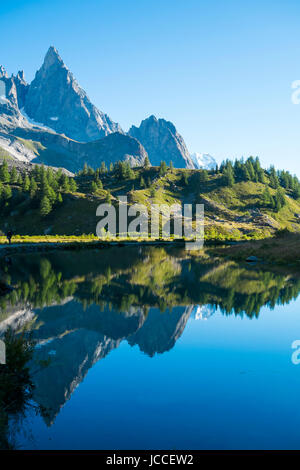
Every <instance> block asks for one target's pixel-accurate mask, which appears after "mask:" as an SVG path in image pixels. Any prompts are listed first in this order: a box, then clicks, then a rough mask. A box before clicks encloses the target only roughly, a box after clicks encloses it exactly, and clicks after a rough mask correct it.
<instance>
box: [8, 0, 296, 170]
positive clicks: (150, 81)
mask: <svg viewBox="0 0 300 470" xmlns="http://www.w3.org/2000/svg"><path fill="white" fill-rule="evenodd" d="M299 13H300V2H299V1H298V0H286V1H283V0H282V1H277V0H272V1H266V0H261V1H256V0H252V1H247V0H246V1H241V0H239V1H231V0H227V1H226V2H225V1H214V0H212V1H201V0H185V1H183V0H115V1H112V0H97V1H96V0H86V1H85V2H83V1H79V0H72V1H71V0H63V1H57V0H51V1H48V0H47V1H46V0H39V1H38V0H27V1H22V0H15V1H14V2H11V1H7V2H5V1H3V0H2V1H1V3H0V30H1V38H2V47H1V54H0V63H2V64H3V65H4V66H5V67H6V69H7V70H8V72H9V73H13V72H16V71H17V70H19V69H24V71H25V75H26V78H27V80H28V81H30V80H32V78H33V77H34V73H35V71H36V70H37V68H38V67H39V66H40V65H41V63H42V60H43V57H44V55H45V53H46V51H47V49H48V47H49V45H54V46H55V47H56V48H57V49H58V50H59V53H60V55H61V56H62V58H63V59H64V61H65V63H66V65H67V66H68V67H69V68H70V69H71V70H72V72H73V73H74V75H75V77H76V78H77V80H78V82H79V83H80V85H81V86H82V87H83V88H84V89H85V90H86V91H87V93H88V95H89V96H90V98H91V100H92V101H93V102H94V104H95V105H96V106H98V107H99V109H101V110H102V111H104V112H106V113H108V114H109V115H110V116H111V118H112V119H114V120H115V121H118V122H119V123H120V124H121V126H122V127H123V128H124V129H125V130H127V129H128V128H129V127H130V125H131V124H135V125H138V124H139V123H140V121H141V120H142V119H144V118H145V117H147V116H149V115H151V114H155V115H156V116H157V117H163V118H165V119H168V120H170V121H172V122H173V123H174V124H175V125H176V127H177V129H178V131H179V132H180V133H181V134H182V136H183V137H184V139H185V141H186V143H187V146H188V148H189V150H190V151H191V152H194V151H198V152H208V153H210V154H212V155H214V156H215V157H216V158H217V160H219V161H221V160H222V159H223V158H235V157H240V156H245V157H247V156H249V155H255V156H256V155H259V156H260V158H261V160H262V162H263V164H264V165H265V166H269V165H270V164H275V165H276V166H277V167H278V168H285V169H289V170H290V171H291V172H292V173H297V175H298V176H300V139H299V135H300V104H299V105H295V104H293V103H292V100H291V95H292V88H291V84H292V82H293V81H295V80H300V28H299V17H300V16H299Z"/></svg>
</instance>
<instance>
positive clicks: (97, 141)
mask: <svg viewBox="0 0 300 470" xmlns="http://www.w3.org/2000/svg"><path fill="white" fill-rule="evenodd" d="M147 155H148V157H149V160H150V163H151V164H152V165H153V166H157V165H159V164H160V162H161V161H162V160H164V161H165V162H166V163H167V164H169V163H170V161H172V162H173V165H174V167H175V168H203V167H207V168H210V167H211V165H212V161H211V160H209V159H202V163H199V161H200V160H199V158H194V157H191V156H190V154H189V152H188V149H187V147H186V144H185V142H184V140H183V138H182V136H181V135H180V134H179V133H178V131H177V130H176V128H175V126H174V124H172V123H171V122H169V121H166V120H165V119H157V118H156V117H155V116H150V117H149V118H147V119H145V120H143V121H142V123H141V125H140V126H139V127H136V126H132V127H131V128H130V130H129V132H128V133H125V132H123V130H122V129H121V127H120V125H119V124H117V123H116V122H114V121H112V119H111V118H110V117H109V116H108V115H107V114H105V113H103V112H102V111H100V110H98V109H97V108H96V106H94V105H93V104H92V102H91V101H90V99H89V98H88V96H87V94H86V92H85V91H84V90H83V89H82V88H81V87H80V86H79V85H78V83H77V81H76V80H75V78H74V76H73V74H72V73H71V72H70V70H69V69H68V68H67V66H66V65H65V64H64V62H63V60H62V58H61V57H60V55H59V54H58V51H57V50H56V49H55V48H54V47H53V46H51V47H50V48H49V50H48V52H47V54H46V56H45V59H44V62H43V64H42V66H41V68H40V69H39V70H38V71H37V73H36V75H35V78H34V80H33V81H32V82H31V83H30V84H29V83H27V82H26V80H25V75H24V72H23V71H22V70H21V71H19V72H18V73H17V74H16V75H11V76H10V77H9V76H8V74H7V72H6V70H5V68H4V67H3V66H2V65H1V66H0V157H1V158H3V156H7V157H8V158H10V159H13V160H18V161H21V162H25V163H26V162H33V163H44V164H46V165H51V166H56V167H63V168H66V169H67V170H69V171H72V172H75V171H77V170H79V169H81V168H82V167H83V165H84V163H87V164H88V165H90V166H92V167H94V168H96V167H99V166H100V165H101V163H102V162H104V163H106V165H107V166H109V164H110V163H111V162H113V163H114V162H116V161H117V160H127V161H129V162H130V164H131V165H132V166H136V165H142V164H143V162H144V160H145V158H146V157H147ZM195 155H201V154H195ZM205 165H207V166H205Z"/></svg>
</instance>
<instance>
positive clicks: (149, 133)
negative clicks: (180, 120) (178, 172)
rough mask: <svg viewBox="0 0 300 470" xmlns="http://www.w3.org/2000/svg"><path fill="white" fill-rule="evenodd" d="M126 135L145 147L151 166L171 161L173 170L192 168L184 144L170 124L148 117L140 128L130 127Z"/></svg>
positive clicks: (192, 165)
mask: <svg viewBox="0 0 300 470" xmlns="http://www.w3.org/2000/svg"><path fill="white" fill-rule="evenodd" d="M128 133H129V135H131V136H132V137H135V138H136V139H138V140H139V141H140V142H141V144H142V145H143V146H144V147H145V149H146V151H147V153H148V155H149V159H150V161H151V164H152V165H154V166H158V165H159V164H160V162H161V161H162V160H164V161H165V162H166V163H169V162H170V161H171V160H172V162H173V165H174V167H175V168H194V164H193V162H192V160H191V158H190V155H189V152H188V149H187V147H186V145H185V142H184V140H183V138H182V137H181V135H180V134H178V132H177V130H176V128H175V126H174V124H172V123H171V122H169V121H165V119H156V117H155V116H150V117H149V118H147V119H145V120H144V121H142V122H141V125H140V127H136V126H132V127H131V128H130V129H129V131H128Z"/></svg>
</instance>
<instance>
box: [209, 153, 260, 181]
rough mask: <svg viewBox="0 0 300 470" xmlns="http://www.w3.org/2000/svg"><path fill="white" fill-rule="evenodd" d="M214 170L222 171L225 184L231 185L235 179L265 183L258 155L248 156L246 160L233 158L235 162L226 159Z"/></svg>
mask: <svg viewBox="0 0 300 470" xmlns="http://www.w3.org/2000/svg"><path fill="white" fill-rule="evenodd" d="M216 172H217V173H218V172H220V173H222V175H223V180H224V183H225V185H226V186H233V185H234V183H235V182H236V181H254V182H256V183H258V182H260V183H266V177H265V171H264V170H263V168H262V167H261V164H260V161H259V158H258V157H256V158H253V157H249V158H248V159H247V160H246V161H244V160H243V159H240V160H235V162H231V161H230V160H226V161H225V162H222V164H221V165H220V168H219V169H218V168H217V169H216Z"/></svg>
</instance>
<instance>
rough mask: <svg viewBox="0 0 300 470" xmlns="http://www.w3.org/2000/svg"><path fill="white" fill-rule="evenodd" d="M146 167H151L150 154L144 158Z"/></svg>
mask: <svg viewBox="0 0 300 470" xmlns="http://www.w3.org/2000/svg"><path fill="white" fill-rule="evenodd" d="M144 168H146V169H148V168H150V160H149V157H148V155H146V157H145V160H144Z"/></svg>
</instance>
